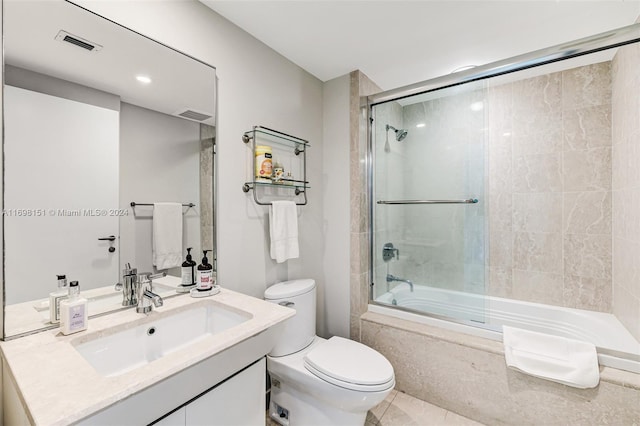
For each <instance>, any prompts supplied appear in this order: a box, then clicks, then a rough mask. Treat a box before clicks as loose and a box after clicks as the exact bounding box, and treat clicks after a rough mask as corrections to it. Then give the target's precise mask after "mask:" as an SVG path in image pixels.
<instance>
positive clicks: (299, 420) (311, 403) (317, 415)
mask: <svg viewBox="0 0 640 426" xmlns="http://www.w3.org/2000/svg"><path fill="white" fill-rule="evenodd" d="M318 405H319V404H318V400H316V399H314V398H312V397H311V396H310V395H307V394H305V393H300V392H299V391H296V390H295V389H293V388H291V386H288V385H287V384H286V383H283V382H277V383H274V382H272V384H271V402H270V403H269V417H271V419H273V421H275V422H276V423H278V424H280V425H282V426H327V425H341V426H363V425H364V422H365V420H366V418H367V413H366V411H365V412H362V413H352V412H349V411H344V410H340V409H339V408H337V407H334V406H326V405H324V404H322V405H321V406H318Z"/></svg>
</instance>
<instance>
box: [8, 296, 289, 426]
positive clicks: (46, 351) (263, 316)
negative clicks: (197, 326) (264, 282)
mask: <svg viewBox="0 0 640 426" xmlns="http://www.w3.org/2000/svg"><path fill="white" fill-rule="evenodd" d="M207 303H214V304H221V305H223V306H224V307H226V308H228V309H232V310H236V311H238V312H240V313H242V312H244V313H248V314H250V315H251V319H249V320H248V321H246V322H243V323H241V324H240V325H237V326H235V327H232V328H230V329H228V330H225V331H223V332H221V333H219V334H216V335H212V336H209V337H207V338H206V339H203V340H200V341H198V342H196V343H193V344H191V345H189V346H188V347H186V348H184V349H180V350H177V351H175V352H173V353H171V354H168V355H166V356H164V357H162V358H160V359H157V360H155V361H153V362H150V363H149V364H146V365H144V366H141V367H139V368H137V369H135V370H133V371H131V372H127V373H125V374H122V375H119V376H113V377H105V376H102V375H100V374H99V373H98V372H97V371H96V370H95V369H94V368H93V367H92V366H91V365H90V364H89V363H88V362H87V361H86V360H85V359H84V358H83V357H82V356H81V355H80V353H78V352H77V351H76V350H75V349H74V346H73V344H77V343H79V342H83V341H87V340H91V339H94V338H98V337H100V336H102V335H106V334H109V333H111V332H114V331H115V332H117V331H120V330H121V329H126V328H129V327H135V326H137V325H139V324H142V323H146V322H152V321H154V320H156V319H161V318H162V317H165V316H168V315H171V314H173V313H175V312H177V311H180V310H186V309H189V307H191V306H192V305H195V304H207ZM294 314H295V310H293V309H289V308H285V307H282V306H279V305H277V304H274V303H269V302H265V301H263V300H260V299H257V298H254V297H251V296H246V295H243V294H240V293H237V292H234V291H231V290H226V289H222V290H221V292H220V293H219V294H217V295H214V296H211V297H206V298H201V299H195V298H192V297H188V296H186V295H185V296H179V297H173V298H170V299H165V303H164V306H162V307H160V308H155V309H154V310H153V311H152V312H151V313H150V314H149V315H143V314H138V313H136V311H135V309H128V310H124V311H119V312H116V313H112V314H108V315H105V316H101V317H98V318H92V319H90V320H89V328H88V330H86V331H83V332H80V333H75V334H71V335H69V336H64V335H62V333H60V332H59V330H58V329H54V330H46V331H43V332H40V333H37V334H33V335H30V336H26V337H22V338H19V339H15V340H11V341H7V342H1V343H0V348H1V349H2V353H3V356H4V359H5V361H6V363H7V365H8V367H9V370H10V373H11V375H12V376H13V378H14V380H15V383H16V385H17V388H18V394H19V396H20V398H21V402H22V404H23V406H24V408H25V412H26V413H27V415H28V417H29V419H30V421H31V422H32V423H34V424H42V425H51V426H54V425H64V424H69V423H72V422H75V421H78V420H80V419H82V418H85V417H87V416H90V415H92V414H93V413H95V412H97V411H99V410H101V409H104V408H106V407H108V406H110V405H112V404H114V403H116V402H118V401H120V400H122V399H123V398H126V397H128V396H130V395H132V394H134V393H136V392H139V391H141V390H143V389H145V388H147V387H149V386H151V385H153V384H154V383H157V382H159V381H160V380H163V379H165V378H167V377H169V376H171V375H173V374H175V373H177V372H179V371H181V370H183V369H185V368H187V367H190V366H192V365H194V364H196V363H198V362H199V361H202V360H204V359H206V358H208V357H210V356H212V355H215V354H217V353H219V352H222V351H224V350H225V349H228V348H230V347H231V346H233V345H235V344H238V343H240V342H242V341H244V340H246V339H247V338H250V337H252V336H255V335H257V334H258V333H260V332H262V331H264V330H266V329H267V328H269V327H271V326H273V325H276V324H278V323H280V322H282V321H284V320H286V319H287V318H289V317H292V316H293V315H294ZM114 327H117V329H114Z"/></svg>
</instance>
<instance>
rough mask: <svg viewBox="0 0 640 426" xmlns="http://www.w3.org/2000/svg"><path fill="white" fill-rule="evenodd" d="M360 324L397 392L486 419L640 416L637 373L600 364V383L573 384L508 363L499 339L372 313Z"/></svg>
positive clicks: (583, 420) (567, 420)
mask: <svg viewBox="0 0 640 426" xmlns="http://www.w3.org/2000/svg"><path fill="white" fill-rule="evenodd" d="M361 327H362V330H361V335H362V342H363V343H364V344H366V345H368V346H370V347H372V348H374V349H375V350H377V351H378V352H380V353H381V354H382V355H384V356H385V357H386V358H387V359H388V360H389V361H390V362H391V364H392V365H393V367H394V371H395V374H396V389H397V390H398V391H400V392H406V393H407V394H409V395H411V396H414V397H416V398H418V399H421V400H424V401H428V402H430V403H432V404H435V405H437V406H439V407H442V408H444V409H446V410H449V411H452V412H454V413H457V414H459V415H462V416H466V417H468V418H470V419H473V420H475V421H479V422H482V423H484V424H487V425H507V424H509V425H514V424H517V425H542V424H549V425H595V424H612V425H613V424H615V425H632V424H636V423H637V421H638V419H639V418H640V405H639V404H638V400H639V398H640V375H638V374H633V373H628V372H622V371H619V370H612V369H608V368H603V369H602V371H601V379H600V384H599V385H598V387H596V388H594V389H576V388H572V387H568V386H564V385H561V384H558V383H554V382H550V381H547V380H543V379H538V378H535V377H532V376H528V375H525V374H522V373H520V372H517V371H514V370H512V369H509V368H507V367H506V364H505V362H504V353H503V347H502V343H500V342H496V341H491V340H486V339H481V338H479V337H475V336H470V335H467V334H462V333H456V332H453V331H448V330H443V329H441V328H433V327H430V326H426V325H423V324H416V323H414V322H410V321H405V320H401V319H397V318H392V317H389V316H385V315H379V314H375V313H372V312H368V313H366V314H365V315H364V316H363V317H362V325H361ZM399 348H402V350H399Z"/></svg>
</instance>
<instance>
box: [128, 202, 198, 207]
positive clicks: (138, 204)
mask: <svg viewBox="0 0 640 426" xmlns="http://www.w3.org/2000/svg"><path fill="white" fill-rule="evenodd" d="M136 206H153V203H136V202H135V201H132V202H131V207H134V208H135V207H136ZM195 206H196V205H195V204H193V203H187V204H184V203H183V204H182V207H189V208H191V207H195Z"/></svg>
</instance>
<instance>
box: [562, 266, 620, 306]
mask: <svg viewBox="0 0 640 426" xmlns="http://www.w3.org/2000/svg"><path fill="white" fill-rule="evenodd" d="M612 296H613V295H612V288H611V280H610V279H601V278H586V277H579V276H576V275H565V277H564V291H563V301H564V303H563V305H564V306H566V307H568V308H577V309H586V310H589V311H599V312H607V313H609V312H611V300H612Z"/></svg>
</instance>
